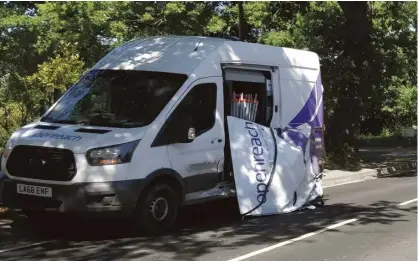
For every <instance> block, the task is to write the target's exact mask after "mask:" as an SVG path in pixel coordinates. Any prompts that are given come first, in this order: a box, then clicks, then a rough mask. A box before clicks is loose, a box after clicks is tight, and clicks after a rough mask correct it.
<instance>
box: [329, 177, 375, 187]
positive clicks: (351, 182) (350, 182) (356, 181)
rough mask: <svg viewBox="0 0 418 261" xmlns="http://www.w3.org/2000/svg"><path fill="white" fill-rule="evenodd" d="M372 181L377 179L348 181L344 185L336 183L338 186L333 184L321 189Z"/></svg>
mask: <svg viewBox="0 0 418 261" xmlns="http://www.w3.org/2000/svg"><path fill="white" fill-rule="evenodd" d="M373 179H377V178H374V177H373V178H367V179H361V180H354V181H349V182H344V183H338V184H334V185H329V186H323V188H332V187H338V186H342V185H348V184H353V183H358V182H363V181H367V180H373Z"/></svg>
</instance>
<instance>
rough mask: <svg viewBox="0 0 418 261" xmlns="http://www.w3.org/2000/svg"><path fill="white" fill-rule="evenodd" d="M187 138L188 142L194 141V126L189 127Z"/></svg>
mask: <svg viewBox="0 0 418 261" xmlns="http://www.w3.org/2000/svg"><path fill="white" fill-rule="evenodd" d="M187 136H188V137H187V138H188V140H189V141H190V142H192V141H194V139H195V138H196V130H195V128H193V127H192V128H189V133H188V134H187Z"/></svg>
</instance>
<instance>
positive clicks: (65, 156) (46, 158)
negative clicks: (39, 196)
mask: <svg viewBox="0 0 418 261" xmlns="http://www.w3.org/2000/svg"><path fill="white" fill-rule="evenodd" d="M6 168H7V171H8V172H9V174H10V175H12V176H15V177H22V178H31V179H41V180H53V181H70V180H72V179H73V178H74V176H75V174H76V172H77V169H76V165H75V159H74V155H73V153H72V152H71V151H70V150H66V149H56V148H46V147H35V146H16V147H15V148H14V149H13V150H12V153H11V154H10V156H9V159H8V160H7V165H6Z"/></svg>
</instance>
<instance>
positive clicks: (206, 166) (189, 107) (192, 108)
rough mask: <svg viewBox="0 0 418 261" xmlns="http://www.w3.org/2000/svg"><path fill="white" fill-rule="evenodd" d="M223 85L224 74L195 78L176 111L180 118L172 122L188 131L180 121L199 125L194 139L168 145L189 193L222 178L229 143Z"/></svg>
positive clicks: (172, 159) (209, 186)
mask: <svg viewBox="0 0 418 261" xmlns="http://www.w3.org/2000/svg"><path fill="white" fill-rule="evenodd" d="M222 86H223V85H222V78H221V77H211V78H205V79H200V80H198V81H196V82H194V83H193V84H192V86H191V87H189V88H188V90H187V93H185V94H184V95H183V96H182V97H181V99H180V100H179V103H177V106H176V107H175V108H174V111H173V113H172V115H174V117H175V118H179V120H175V121H173V122H171V123H169V124H173V125H177V126H174V128H172V129H173V130H182V131H184V128H182V126H180V125H181V124H184V123H182V122H181V121H182V120H185V119H186V118H188V122H187V124H188V125H190V126H192V127H193V128H194V129H195V138H194V140H192V141H190V142H189V143H172V144H169V145H168V146H167V150H168V156H169V158H170V161H171V164H172V167H173V169H174V170H175V171H177V172H178V173H179V174H180V175H181V176H182V177H183V178H184V181H185V184H186V193H187V194H188V193H193V192H198V191H203V190H208V189H211V188H213V187H214V186H215V185H216V184H217V183H218V182H219V176H218V168H219V165H220V162H221V161H223V155H224V146H225V132H224V116H223V115H224V108H223V89H222ZM170 117H171V116H170ZM180 119H181V120H180ZM186 134H187V133H186Z"/></svg>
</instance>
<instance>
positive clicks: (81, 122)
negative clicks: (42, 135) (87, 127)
mask: <svg viewBox="0 0 418 261" xmlns="http://www.w3.org/2000/svg"><path fill="white" fill-rule="evenodd" d="M41 121H44V122H49V123H58V124H87V123H88V122H87V121H83V120H79V121H76V120H48V119H41Z"/></svg>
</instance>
